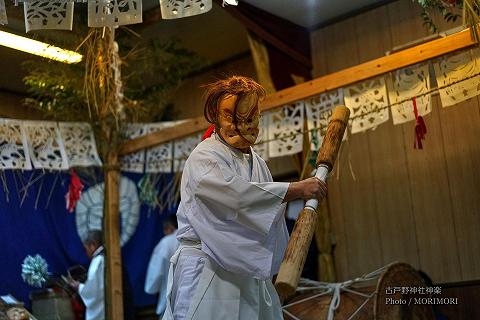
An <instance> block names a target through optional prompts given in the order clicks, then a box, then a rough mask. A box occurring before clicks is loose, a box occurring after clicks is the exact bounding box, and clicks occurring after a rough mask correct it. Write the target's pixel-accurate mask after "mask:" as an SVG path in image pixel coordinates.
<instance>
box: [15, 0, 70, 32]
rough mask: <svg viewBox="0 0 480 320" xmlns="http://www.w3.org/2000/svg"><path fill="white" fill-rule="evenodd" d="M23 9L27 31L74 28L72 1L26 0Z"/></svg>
mask: <svg viewBox="0 0 480 320" xmlns="http://www.w3.org/2000/svg"><path fill="white" fill-rule="evenodd" d="M23 10H24V13H25V29H26V31H27V32H29V31H31V30H41V29H59V30H72V25H73V2H72V1H51V0H31V1H24V3H23Z"/></svg>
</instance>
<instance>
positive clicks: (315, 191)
mask: <svg viewBox="0 0 480 320" xmlns="http://www.w3.org/2000/svg"><path fill="white" fill-rule="evenodd" d="M326 195H327V184H326V183H325V182H323V181H322V180H320V179H318V178H316V177H312V178H308V179H305V180H302V181H298V182H292V183H290V185H289V186H288V190H287V194H286V195H285V198H284V202H288V201H292V200H295V199H305V200H308V199H314V198H317V199H318V200H319V201H320V200H322V199H323V198H325V196H326Z"/></svg>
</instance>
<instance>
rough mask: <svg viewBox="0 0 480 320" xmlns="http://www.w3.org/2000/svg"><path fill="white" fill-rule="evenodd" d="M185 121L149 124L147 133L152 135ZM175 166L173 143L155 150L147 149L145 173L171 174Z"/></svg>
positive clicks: (163, 144) (167, 143) (156, 147)
mask: <svg viewBox="0 0 480 320" xmlns="http://www.w3.org/2000/svg"><path fill="white" fill-rule="evenodd" d="M181 122H184V121H168V122H160V123H150V124H147V125H146V126H147V129H146V132H147V133H152V132H155V131H158V130H162V129H165V128H169V127H172V126H174V125H177V124H179V123H181ZM172 165H173V141H169V142H166V143H162V144H160V145H158V146H155V147H153V148H149V149H147V153H146V161H145V172H148V173H156V172H163V173H169V172H172Z"/></svg>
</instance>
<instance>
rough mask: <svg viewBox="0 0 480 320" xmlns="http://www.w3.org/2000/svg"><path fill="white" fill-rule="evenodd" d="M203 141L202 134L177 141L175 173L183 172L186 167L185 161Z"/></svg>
mask: <svg viewBox="0 0 480 320" xmlns="http://www.w3.org/2000/svg"><path fill="white" fill-rule="evenodd" d="M201 141H202V133H197V134H195V135H192V136H189V137H186V138H183V139H177V140H175V141H174V142H173V156H174V161H173V171H174V172H180V171H183V167H184V166H185V161H186V160H187V158H188V156H189V155H190V153H192V151H193V149H195V147H196V146H197V145H198V144H199V143H200V142H201Z"/></svg>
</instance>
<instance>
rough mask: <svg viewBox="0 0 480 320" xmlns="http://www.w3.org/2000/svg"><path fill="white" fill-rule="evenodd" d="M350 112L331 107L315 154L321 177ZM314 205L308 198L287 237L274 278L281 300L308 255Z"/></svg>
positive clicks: (290, 290) (335, 151)
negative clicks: (326, 124)
mask: <svg viewBox="0 0 480 320" xmlns="http://www.w3.org/2000/svg"><path fill="white" fill-rule="evenodd" d="M349 116H350V110H349V109H348V108H347V107H344V106H341V107H336V108H335V110H334V111H333V115H332V117H331V119H330V122H329V124H328V128H327V133H326V135H325V138H324V140H323V143H322V146H321V148H320V151H319V152H318V157H317V166H319V168H318V169H317V174H316V176H317V177H319V178H321V179H322V180H324V179H326V174H327V173H328V172H330V171H331V170H332V169H333V165H334V163H335V160H336V158H337V154H338V150H339V149H340V144H341V143H342V139H343V134H344V132H345V129H346V127H347V124H348V118H349ZM317 205H318V201H317V200H316V199H311V200H309V201H307V203H306V205H305V208H303V210H302V212H301V213H300V215H299V216H298V219H297V221H296V222H295V227H294V228H293V232H292V234H291V236H290V240H289V241H288V245H287V250H286V251H285V256H284V258H283V262H282V265H281V266H280V271H279V273H278V276H277V279H276V282H275V287H276V288H277V291H278V294H279V296H280V299H281V300H282V301H283V300H285V299H286V298H287V297H289V296H291V295H292V294H293V293H295V290H296V288H297V285H298V280H299V279H300V275H301V273H302V270H303V266H304V264H305V259H306V258H307V253H308V248H309V247H310V243H311V242H312V237H313V234H314V232H315V229H316V227H317V220H318V215H317V213H316V208H317Z"/></svg>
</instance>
